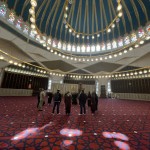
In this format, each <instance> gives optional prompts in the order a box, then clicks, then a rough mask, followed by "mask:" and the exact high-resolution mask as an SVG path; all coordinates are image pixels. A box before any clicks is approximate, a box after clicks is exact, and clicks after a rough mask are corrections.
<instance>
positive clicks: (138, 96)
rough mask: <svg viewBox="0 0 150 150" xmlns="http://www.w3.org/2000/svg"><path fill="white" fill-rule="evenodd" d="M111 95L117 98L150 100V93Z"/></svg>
mask: <svg viewBox="0 0 150 150" xmlns="http://www.w3.org/2000/svg"><path fill="white" fill-rule="evenodd" d="M111 96H112V97H115V98H117V99H129V100H146V101H150V94H137V93H112V95H111Z"/></svg>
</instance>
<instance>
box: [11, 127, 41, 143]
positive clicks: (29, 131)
mask: <svg viewBox="0 0 150 150" xmlns="http://www.w3.org/2000/svg"><path fill="white" fill-rule="evenodd" d="M38 131H39V128H28V129H26V130H24V131H22V132H20V133H18V134H16V135H15V136H14V137H13V138H11V140H12V141H14V140H21V139H24V138H26V137H28V136H29V135H33V134H36V133H37V132H38Z"/></svg>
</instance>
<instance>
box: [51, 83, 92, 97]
mask: <svg viewBox="0 0 150 150" xmlns="http://www.w3.org/2000/svg"><path fill="white" fill-rule="evenodd" d="M82 87H83V89H84V90H85V93H88V92H89V91H90V92H92V91H93V90H95V85H84V84H83V85H82ZM57 89H60V92H61V93H62V94H65V93H66V92H67V91H69V92H71V93H74V92H77V93H78V84H66V83H65V84H60V83H52V89H51V90H52V92H54V93H55V92H56V91H57Z"/></svg>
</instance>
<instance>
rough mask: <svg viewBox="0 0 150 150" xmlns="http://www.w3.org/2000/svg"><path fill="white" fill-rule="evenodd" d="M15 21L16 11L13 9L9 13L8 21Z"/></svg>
mask: <svg viewBox="0 0 150 150" xmlns="http://www.w3.org/2000/svg"><path fill="white" fill-rule="evenodd" d="M14 21H15V13H14V11H11V12H10V14H9V18H8V22H9V23H11V24H13V23H14Z"/></svg>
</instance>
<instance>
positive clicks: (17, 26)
mask: <svg viewBox="0 0 150 150" xmlns="http://www.w3.org/2000/svg"><path fill="white" fill-rule="evenodd" d="M22 26H23V20H22V19H21V18H20V19H17V22H16V28H18V29H19V30H21V28H22Z"/></svg>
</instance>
